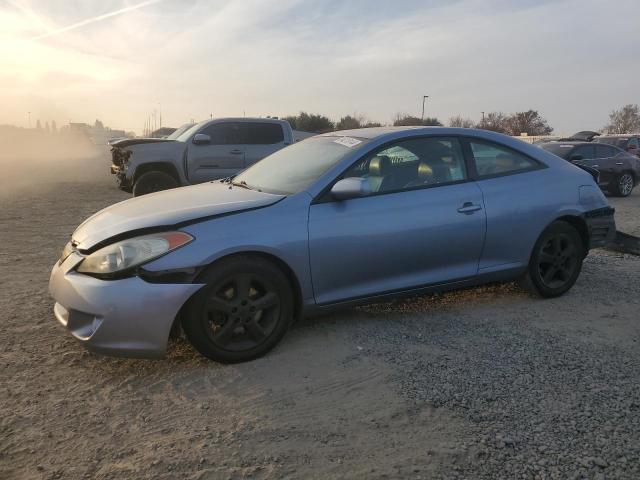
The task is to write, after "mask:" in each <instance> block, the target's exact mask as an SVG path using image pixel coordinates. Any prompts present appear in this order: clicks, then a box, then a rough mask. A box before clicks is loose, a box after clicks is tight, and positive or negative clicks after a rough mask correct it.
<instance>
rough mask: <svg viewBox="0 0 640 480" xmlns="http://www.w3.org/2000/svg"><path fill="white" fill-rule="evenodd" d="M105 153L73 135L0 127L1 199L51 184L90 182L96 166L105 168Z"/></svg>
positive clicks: (99, 146)
mask: <svg viewBox="0 0 640 480" xmlns="http://www.w3.org/2000/svg"><path fill="white" fill-rule="evenodd" d="M108 150H109V147H108V146H107V145H95V144H93V143H92V142H91V140H90V139H88V138H87V137H86V136H83V135H80V134H77V133H74V132H55V133H51V132H46V131H44V130H42V131H39V130H34V129H24V128H17V127H10V126H0V169H2V180H0V187H1V188H0V196H2V197H6V196H7V195H13V194H16V193H21V194H22V193H26V194H28V193H31V192H30V190H32V191H33V192H32V193H36V192H37V191H38V189H39V188H42V187H43V186H44V185H47V184H52V183H54V182H56V183H57V182H60V181H68V182H78V181H86V180H89V179H90V177H91V176H92V175H95V170H94V168H93V167H95V165H96V163H100V164H101V165H103V166H104V168H107V162H106V159H105V157H106V154H107V153H108Z"/></svg>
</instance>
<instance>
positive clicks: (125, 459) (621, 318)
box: [0, 151, 640, 479]
mask: <svg viewBox="0 0 640 480" xmlns="http://www.w3.org/2000/svg"><path fill="white" fill-rule="evenodd" d="M108 163H109V162H108V157H107V156H106V152H105V151H103V152H99V153H97V154H96V155H93V156H90V157H88V158H84V159H83V160H74V161H69V160H65V161H56V160H54V159H49V160H47V161H38V162H36V161H26V160H25V161H24V162H22V163H20V164H19V165H17V166H16V165H12V167H11V168H10V169H9V171H8V173H6V174H5V175H4V176H3V179H2V180H0V182H1V183H0V185H1V188H0V205H1V206H2V208H1V209H0V245H2V248H1V249H0V269H1V272H2V274H1V275H0V319H1V321H2V329H1V330H0V375H1V376H0V381H1V388H0V478H2V479H31V478H33V479H40V478H44V479H50V478H64V479H67V478H69V479H75V478H99V479H111V478H112V479H123V478H135V479H144V478H149V479H151V478H153V479H165V478H166V479H169V478H185V479H217V478H230V479H236V478H469V479H474V478H523V479H526V478H540V479H542V478H575V479H578V478H594V479H596V478H597V479H602V478H629V479H637V478H640V368H639V367H640V343H639V341H638V340H639V338H640V323H639V320H640V314H639V312H640V309H639V306H640V295H639V293H640V257H634V256H630V255H623V254H618V253H612V252H608V251H602V250H598V251H593V252H592V253H591V254H590V255H589V257H588V258H587V260H586V262H585V265H584V269H583V273H582V275H581V277H580V279H579V281H578V283H577V284H576V286H575V287H574V288H573V289H572V290H571V291H570V292H569V293H568V294H567V295H565V296H564V297H562V298H559V299H554V300H541V299H537V298H533V297H531V296H529V295H527V294H525V293H523V292H522V291H520V290H519V289H517V288H516V287H515V286H514V285H501V286H490V287H483V288H476V289H470V290H466V291H463V292H456V293H450V294H444V295H436V296H426V297H421V298H417V299H414V300H410V301H401V302H395V303H393V304H385V305H378V306H375V307H374V306H372V307H366V308H360V309H352V310H348V311H345V312H342V313H339V314H335V315H331V316H327V317H323V318H317V319H310V320H306V321H303V322H302V323H300V324H298V325H296V326H295V327H294V328H293V329H292V331H291V332H289V334H288V335H287V336H286V337H285V339H284V341H283V342H282V343H281V344H280V345H279V346H278V347H277V348H276V349H275V350H274V351H273V352H272V353H270V354H269V355H268V356H266V357H265V358H263V359H259V360H257V361H254V362H250V363H246V364H241V365H234V366H223V365H219V364H215V363H212V362H209V361H206V360H204V359H202V358H201V357H199V356H198V355H197V354H196V353H195V352H194V351H193V350H192V349H191V348H190V346H189V345H188V344H187V343H186V342H185V341H184V340H179V341H177V342H176V343H175V344H174V345H173V346H172V349H171V352H170V355H169V356H168V358H167V359H165V360H157V361H149V360H128V359H116V358H108V357H103V356H98V355H93V354H89V353H87V352H86V351H84V349H83V348H82V347H81V346H80V345H79V344H77V343H76V342H75V341H74V340H73V339H72V338H71V336H70V335H69V334H68V333H67V332H65V331H64V329H63V328H62V327H60V326H59V325H58V324H57V322H56V321H55V319H54V317H53V313H52V306H53V302H52V300H51V299H50V298H49V295H48V292H47V282H48V277H49V272H50V268H51V266H52V265H53V263H54V262H55V261H56V260H57V258H58V256H59V254H60V251H61V249H62V247H63V246H64V244H65V242H66V241H67V239H68V236H69V234H70V233H71V232H72V231H73V230H74V228H75V227H76V226H77V225H78V224H79V223H80V222H81V221H82V220H84V219H85V218H86V217H87V216H89V215H90V214H91V213H93V212H95V211H96V210H98V209H100V208H102V207H105V206H107V205H110V204H112V203H114V202H117V201H120V200H124V199H126V198H127V197H128V195H127V194H125V193H123V192H120V191H119V190H117V189H116V187H115V182H114V181H113V179H112V178H111V176H110V175H109V174H108V172H107V169H108ZM3 165H5V166H6V163H4V164H3ZM25 179H28V181H26V180H25ZM611 203H612V204H613V205H614V206H615V207H616V209H617V219H618V223H619V228H620V229H621V230H623V231H626V232H628V233H635V234H638V235H640V188H638V189H637V191H636V192H635V193H634V194H633V196H632V197H630V198H626V199H611Z"/></svg>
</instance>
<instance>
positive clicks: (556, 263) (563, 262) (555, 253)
mask: <svg viewBox="0 0 640 480" xmlns="http://www.w3.org/2000/svg"><path fill="white" fill-rule="evenodd" d="M585 254H586V251H585V246H584V244H583V240H582V237H581V236H580V234H579V233H578V231H577V230H576V228H575V227H573V226H572V225H571V224H569V223H567V222H563V221H555V222H553V223H552V224H551V225H549V227H547V228H546V229H545V231H544V232H542V235H540V237H539V238H538V241H537V242H536V244H535V246H534V248H533V253H532V255H531V259H530V261H529V268H528V270H527V272H526V274H525V276H524V277H523V279H522V280H523V281H522V282H521V284H522V286H523V287H525V289H527V290H530V291H533V292H535V293H538V294H540V295H541V296H543V297H549V298H550V297H557V296H560V295H562V294H563V293H565V292H567V291H568V290H569V289H570V288H571V287H572V286H573V285H574V284H575V283H576V280H577V279H578V276H579V275H580V271H581V270H582V262H583V260H584V257H585Z"/></svg>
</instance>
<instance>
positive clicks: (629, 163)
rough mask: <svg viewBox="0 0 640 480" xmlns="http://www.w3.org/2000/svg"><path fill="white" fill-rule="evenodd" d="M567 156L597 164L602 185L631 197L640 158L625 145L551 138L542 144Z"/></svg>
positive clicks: (636, 179) (621, 195) (572, 159)
mask: <svg viewBox="0 0 640 480" xmlns="http://www.w3.org/2000/svg"><path fill="white" fill-rule="evenodd" d="M540 147H541V148H543V149H544V150H546V151H548V152H551V153H553V154H555V155H557V156H559V157H561V158H564V159H565V160H568V161H570V162H572V163H575V164H579V165H586V166H587V167H591V168H595V169H596V170H598V172H599V174H600V178H599V180H598V185H599V186H600V188H601V189H603V190H605V191H607V192H608V193H610V194H613V195H618V196H620V197H627V196H629V195H630V194H631V191H632V190H633V187H635V186H636V185H637V184H638V181H639V180H640V160H639V159H638V158H637V157H635V156H634V155H631V154H630V153H628V152H625V151H624V150H622V149H621V148H618V147H614V146H613V145H607V144H604V143H595V142H550V143H545V144H542V145H540Z"/></svg>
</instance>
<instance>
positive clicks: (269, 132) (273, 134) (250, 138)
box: [246, 122, 284, 145]
mask: <svg viewBox="0 0 640 480" xmlns="http://www.w3.org/2000/svg"><path fill="white" fill-rule="evenodd" d="M246 128H247V139H246V143H247V144H249V145H273V144H274V143H282V142H284V132H283V131H282V127H281V126H280V125H279V124H277V123H257V122H248V123H246Z"/></svg>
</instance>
